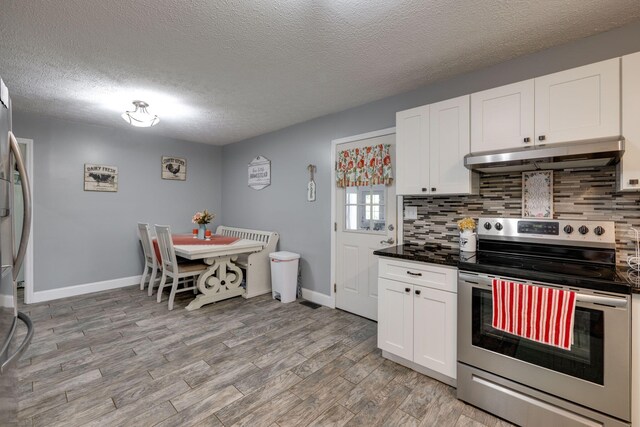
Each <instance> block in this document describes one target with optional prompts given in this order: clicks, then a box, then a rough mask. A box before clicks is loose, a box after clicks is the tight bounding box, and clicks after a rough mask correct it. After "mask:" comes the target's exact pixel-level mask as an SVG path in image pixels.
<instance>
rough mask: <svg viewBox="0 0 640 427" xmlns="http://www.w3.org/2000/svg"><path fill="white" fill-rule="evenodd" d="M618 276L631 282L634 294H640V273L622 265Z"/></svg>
mask: <svg viewBox="0 0 640 427" xmlns="http://www.w3.org/2000/svg"><path fill="white" fill-rule="evenodd" d="M618 276H620V277H622V278H624V279H625V280H626V281H627V282H629V286H631V293H632V294H640V273H638V272H636V271H633V270H632V269H630V268H629V267H620V268H618Z"/></svg>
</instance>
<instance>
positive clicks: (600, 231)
mask: <svg viewBox="0 0 640 427" xmlns="http://www.w3.org/2000/svg"><path fill="white" fill-rule="evenodd" d="M593 232H594V233H596V236H602V235H603V234H604V228H602V227H600V226H597V227H596V228H594V229H593Z"/></svg>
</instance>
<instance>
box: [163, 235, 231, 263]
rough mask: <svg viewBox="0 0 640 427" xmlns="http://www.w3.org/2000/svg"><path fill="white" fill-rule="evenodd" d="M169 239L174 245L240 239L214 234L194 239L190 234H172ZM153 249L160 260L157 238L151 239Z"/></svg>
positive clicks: (215, 243) (215, 242) (218, 243)
mask: <svg viewBox="0 0 640 427" xmlns="http://www.w3.org/2000/svg"><path fill="white" fill-rule="evenodd" d="M171 240H173V244H174V245H229V244H231V243H234V242H237V241H238V240H240V239H238V238H237V237H228V236H220V235H217V234H214V235H212V236H211V239H210V240H200V239H194V238H193V235H192V234H172V235H171ZM153 250H154V251H155V252H156V258H157V259H158V261H160V248H158V240H157V239H153Z"/></svg>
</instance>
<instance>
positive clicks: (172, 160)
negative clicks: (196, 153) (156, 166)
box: [162, 156, 187, 181]
mask: <svg viewBox="0 0 640 427" xmlns="http://www.w3.org/2000/svg"><path fill="white" fill-rule="evenodd" d="M162 179H172V180H175V181H186V180H187V159H183V158H180V157H172V156H162Z"/></svg>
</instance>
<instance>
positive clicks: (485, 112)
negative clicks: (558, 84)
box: [471, 79, 534, 153]
mask: <svg viewBox="0 0 640 427" xmlns="http://www.w3.org/2000/svg"><path fill="white" fill-rule="evenodd" d="M533 101H534V81H533V79H531V80H525V81H523V82H518V83H513V84H510V85H507V86H502V87H497V88H494V89H489V90H485V91H482V92H477V93H474V94H473V95H471V152H472V153H477V152H481V151H493V150H503V149H507V148H514V147H518V146H526V145H533V141H534V129H533V123H534V121H533V114H534V113H533V111H534V102H533Z"/></svg>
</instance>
